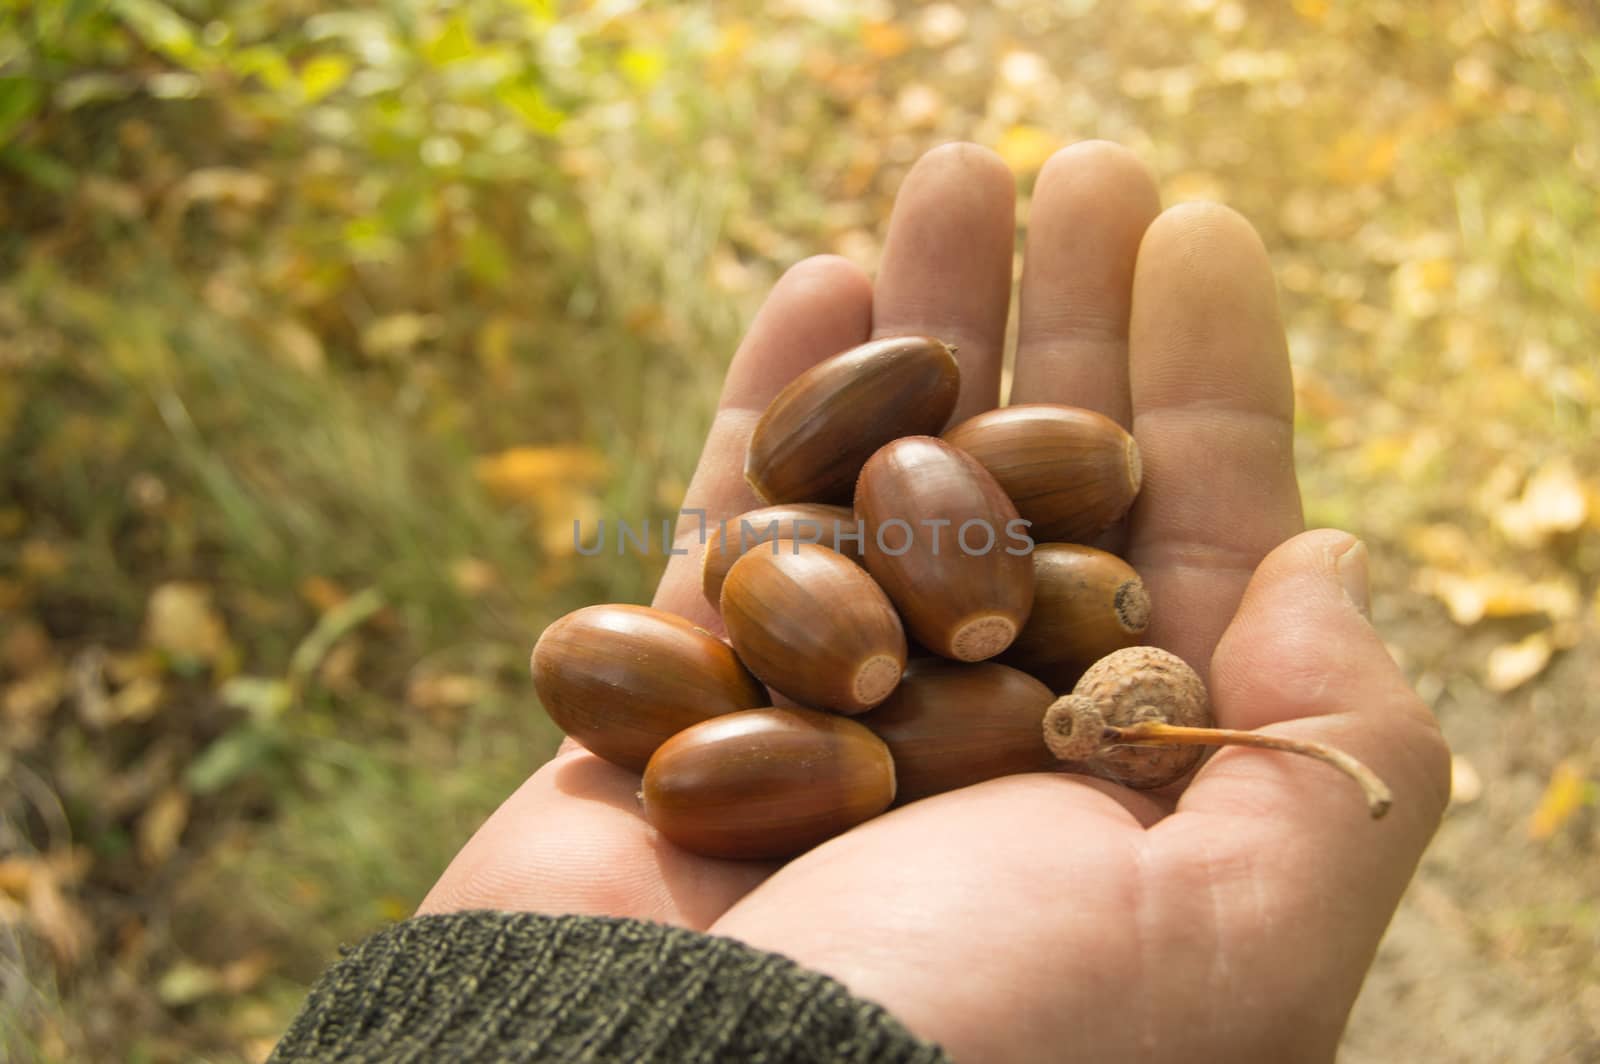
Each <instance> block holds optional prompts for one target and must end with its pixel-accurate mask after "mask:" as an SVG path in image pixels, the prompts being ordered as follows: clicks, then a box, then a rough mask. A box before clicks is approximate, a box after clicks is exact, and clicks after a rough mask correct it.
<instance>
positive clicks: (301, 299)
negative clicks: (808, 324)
mask: <svg viewBox="0 0 1600 1064" xmlns="http://www.w3.org/2000/svg"><path fill="white" fill-rule="evenodd" d="M1086 137H1104V138H1110V139H1113V140H1117V141H1120V142H1122V143H1124V144H1126V145H1128V146H1130V147H1131V148H1133V149H1134V150H1135V151H1137V152H1139V153H1140V154H1141V155H1143V156H1144V158H1146V159H1147V160H1148V161H1149V162H1150V164H1151V165H1152V166H1153V167H1154V168H1155V169H1156V171H1157V172H1158V174H1160V175H1161V177H1162V180H1163V194H1164V197H1165V199H1166V200H1167V201H1168V202H1178V201H1182V200H1186V199H1196V198H1217V199H1222V200H1225V201H1227V202H1229V203H1231V204H1232V205H1234V206H1235V207H1237V208H1238V209H1239V210H1241V211H1242V212H1243V213H1244V214H1245V215H1247V216H1248V217H1249V218H1250V219H1251V220H1252V221H1253V222H1254V223H1255V225H1256V226H1257V228H1258V229H1259V230H1260V231H1261V233H1262V234H1263V236H1264V238H1265V240H1266V243H1267V246H1268V247H1269V248H1270V249H1271V251H1272V254H1273V257H1274V261H1275V264H1276V267H1277V270H1278V276H1279V279H1280V284H1281V298H1282V302H1283V306H1284V313H1285V318H1286V322H1287V325H1288V328H1289V332H1290V341H1291V349H1292V352H1293V357H1294V363H1295V366H1294V368H1295V381H1296V389H1297V394H1298V400H1299V402H1298V406H1299V421H1300V429H1301V437H1300V446H1299V463H1300V472H1301V476H1302V480H1303V485H1304V488H1305V494H1306V500H1307V507H1308V513H1309V517H1310V519H1311V521H1312V522H1313V523H1317V524H1335V525H1339V526H1342V527H1345V528H1348V529H1351V530H1354V531H1355V532H1357V533H1359V534H1360V535H1362V536H1364V537H1365V538H1366V539H1367V541H1368V542H1369V544H1370V545H1371V547H1372V550H1373V555H1374V559H1375V574H1374V575H1375V583H1376V587H1377V600H1376V614H1377V620H1378V622H1379V624H1380V626H1381V627H1382V629H1383V630H1384V632H1385V635H1386V638H1388V639H1389V641H1390V643H1391V646H1392V648H1393V652H1394V654H1395V655H1396V657H1398V658H1399V660H1400V661H1401V662H1402V663H1403V664H1404V666H1405V668H1406V670H1407V672H1408V674H1409V675H1410V676H1411V678H1412V680H1413V681H1414V682H1415V684H1416V686H1417V688H1418V689H1419V690H1420V691H1421V693H1422V695H1423V697H1424V698H1426V699H1427V700H1428V701H1429V702H1430V703H1431V704H1432V705H1433V706H1434V708H1435V709H1436V711H1437V712H1438V713H1439V715H1440V717H1441V719H1442V721H1443V725H1444V728H1445V731H1446V733H1447V734H1448V735H1449V737H1450V739H1451V741H1452V744H1453V746H1454V748H1455V750H1456V754H1457V758H1456V765H1455V799H1454V801H1453V804H1452V807H1451V809H1450V812H1449V813H1448V815H1447V817H1446V822H1445V824H1444V827H1443V829H1442V831H1441V834H1440V836H1439V838H1438V840H1437V841H1436V843H1435V845H1434V847H1433V849H1432V850H1431V851H1430V853H1429V855H1428V857H1427V859H1426V861H1425V863H1424V866H1423V868H1422V871H1421V873H1420V876H1419V878H1418V879H1417V881H1416V883H1415V884H1414V886H1413V889H1412V891H1411V893H1410V894H1409V895H1408V897H1407V900H1406V903H1405V905H1404V908H1403V909H1402V911H1401V913H1400V915H1399V916H1398V917H1397V919H1396V921H1395V924H1394V925H1393V927H1392V928H1391V931H1390V934H1389V936H1388V938H1387V939H1386V941H1385V944H1384V947H1383V950H1382V952H1381V954H1380V957H1379V961H1378V965H1377V967H1376V969H1375V970H1374V973H1373V975H1372V977H1371V978H1370V979H1369V981H1368V985H1367V988H1366V990H1365V991H1364V993H1363V996H1362V999H1361V1001H1360V1003H1359V1004H1358V1006H1357V1009H1356V1013H1355V1016H1354V1018H1353V1021H1352V1024H1351V1027H1350V1031H1349V1034H1348V1036H1347V1039H1346V1052H1345V1056H1344V1059H1346V1060H1348V1061H1351V1062H1368V1061H1374V1062H1375V1061H1393V1060H1407V1059H1409V1060H1429V1061H1457V1060H1460V1061H1522V1060H1527V1061H1551V1060H1600V896H1597V893H1596V889H1595V884H1596V883H1600V858H1597V855H1596V838H1597V814H1596V807H1597V790H1600V784H1597V780H1600V743H1597V740H1596V735H1597V734H1600V731H1597V728H1596V725H1597V723H1600V700H1597V696H1596V694H1595V692H1596V691H1600V654H1597V653H1596V650H1597V648H1600V595H1597V590H1596V584H1597V574H1600V447H1597V445H1596V443H1595V440H1596V428H1597V415H1596V410H1597V409H1600V362H1597V359H1600V355H1597V351H1600V326H1597V322H1600V222H1597V212H1596V208H1597V207H1600V14H1597V13H1596V9H1595V8H1594V7H1593V5H1591V4H1589V3H1587V2H1582V0H1564V2H1558V0H1548V2H1543V0H1477V2H1468V3H1461V2H1459V0H1450V2H1444V0H1432V2H1430V0H1382V2H1371V3H1338V2H1334V0H1294V2H1293V3H1292V4H1291V3H1279V2H1272V3H1267V2H1257V3H1241V2H1239V0H1185V2H1169V0H1134V2H1116V3H1112V2H1108V0H1101V2H1096V0H1065V2H1060V0H1058V2H1049V3H1046V2H1042V0H1004V2H998V3H994V4H953V3H935V4H919V5H912V4H902V5H899V6H898V7H897V6H895V5H893V4H890V3H885V2H873V3H866V4H861V3H845V2H843V0H790V2H784V3H768V4H748V5H740V4H710V3H704V2H689V3H678V4H674V5H670V6H668V5H648V6H647V5H643V4H640V3H628V2H604V3H577V2H574V3H556V2H554V0H384V2H377V0H372V2H357V3H351V4H346V5H338V6H335V7H330V6H329V5H323V4H319V3H315V2H313V0H5V3H4V4H3V5H0V1057H5V1058H6V1059H8V1060H17V1061H28V1060H43V1061H100V1060H107V1061H111V1060H130V1061H168V1060H210V1061H259V1060H262V1059H263V1058H264V1057H265V1055H266V1053H267V1052H268V1051H269V1049H270V1047H271V1045H272V1043H273V1041H274V1039H275V1037H276V1036H277V1034H278V1033H279V1032H280V1031H281V1030H282V1028H283V1026H284V1025H285V1023H286V1022H287V1020H288V1018H289V1017H290V1016H291V1015H292V1013H293V1011H294V1010H295V1008H296V1006H297V1005H298V1003H299V1000H300V998H301V997H302V995H303V994H304V992H305V990H306V988H307V986H308V985H309V982H310V980H312V979H313V978H314V977H315V975H316V974H317V973H318V972H319V971H320V970H321V969H322V967H323V966H324V965H325V964H327V963H328V962H329V961H330V960H331V959H332V958H333V957H334V956H335V950H336V948H337V945H338V944H339V943H340V942H348V941H352V940H355V939H357V938H359V937H361V936H363V935H365V934H367V933H369V932H371V931H372V930H374V929H375V928H377V927H379V926H381V925H382V924H383V923H385V922H386V921H392V920H397V919H401V918H403V917H405V916H406V915H407V914H408V913H409V912H410V911H411V910H412V908H413V907H414V906H415V904H416V903H417V902H418V901H419V900H420V898H421V896H422V894H423V892H424V891H425V890H426V889H427V887H428V885H429V884H430V883H431V881H432V879H433V877H434V876H435V875H436V874H437V873H438V872H439V870H440V869H441V868H442V867H443V865H444V863H445V862H446V861H447V860H448V859H449V857H450V855H451V854H452V853H453V852H454V850H455V849H456V847H457V846H458V845H459V844H460V843H461V842H462V841H463V840H464V839H465V838H466V837H467V835H468V834H469V833H470V832H471V830H472V829H473V828H474V827H475V826H476V825H477V824H478V822H480V821H481V819H482V818H483V817H484V816H485V815H486V814H487V813H488V812H489V811H490V810H491V809H492V808H493V807H494V806H495V805H496V804H497V802H498V801H499V800H500V798H502V797H503V796H504V795H505V794H506V793H508V792H509V791H510V790H511V789H512V788H513V787H514V786H515V785H516V784H517V783H518V782H520V781H521V780H522V779H523V778H524V777H525V776H526V775H528V774H529V773H530V772H531V771H532V770H533V769H534V768H535V767H536V766H537V765H538V764H539V763H540V762H541V760H542V759H543V758H545V757H546V756H547V755H548V754H549V753H550V752H551V750H552V749H553V747H554V742H555V738H556V737H555V736H554V735H553V734H552V731H551V728H550V726H549V725H548V723H547V722H546V721H545V720H544V718H543V715H542V713H541V711H540V710H539V708H538V706H537V704H536V702H535V700H534V698H533V696H532V691H531V685H530V684H529V683H528V681H527V678H526V671H525V670H526V665H525V663H526V656H527V652H528V649H529V647H530V646H531V644H532V642H533V640H534V638H535V637H536V635H537V633H538V632H539V630H540V629H541V627H542V626H543V625H544V624H545V623H546V622H547V621H548V620H550V619H552V618H553V617H555V616H557V615H559V614H560V613H563V612H565V611H567V610H569V609H571V608H574V607H576V606H578V605H581V604H584V603H588V602H592V601H600V600H620V601H647V600H648V597H649V595H650V587H651V583H652V581H653V579H654V577H655V575H656V572H657V567H658V565H659V560H658V559H649V558H639V557H632V556H630V557H624V558H620V559H619V558H616V557H605V558H581V557H577V556H575V555H574V554H573V551H572V546H571V522H572V519H573V518H574V517H575V516H577V517H581V518H583V519H585V520H586V521H589V522H592V521H593V520H594V519H597V518H598V517H600V516H602V515H611V516H613V517H614V516H617V515H627V516H630V517H632V516H635V515H641V514H654V515H656V516H657V517H665V516H668V515H670V514H671V513H672V512H673V510H674V509H675V507H676V506H677V503H678V501H679V498H680V496H681V492H682V489H683V486H684V483H685V481H686V479H687V477H688V476H689V474H690V472H691V471H692V468H693V463H694V459H695V456H696V454H697V451H698V448H699V443H700V439H701V436H702V433H703V430H704V429H705V427H706V425H707V423H708V420H709V412H710V407H711V404H712V401H713V399H714V396H715V392H716V387H717V382H718V380H719V378H720V375H721V371H722V368H723V366H724V365H725V363H726V361H727V358H728V356H729V355H730V353H731V352H732V350H733V347H734V345H735V343H736V341H737V338H738V336H739V333H740V330H741V328H742V326H743V324H744V323H745V322H746V321H747V320H748V319H749V316H750V314H751V313H752V311H753V309H754V307H755V305H756V303H757V301H758V300H759V298H760V297H761V295H762V293H763V290H764V289H765V288H766V287H767V286H768V285H769V284H770V283H771V282H772V280H773V279H774V278H775V277H776V276H777V275H778V273H779V272H781V270H782V269H783V268H784V267H786V266H787V265H789V264H791V263H793V262H794V261H796V260H798V259H800V258H802V257H804V256H806V255H808V254H812V253H815V252H822V251H832V252H837V253H840V254H843V255H846V256H849V257H850V258H852V259H854V260H856V261H858V262H860V263H862V264H863V265H864V266H866V267H868V268H869V269H870V268H872V267H873V265H874V260H875V258H876V256H877V254H878V250H879V245H880V240H881V238H882V234H883V229H884V223H885V221H886V219H887V216H888V212H889V208H890V204H891V202H892V198H893V195H894V192H895V189H896V188H897V186H898V184H899V182H900V181H901V179H902V177H903V176H904V174H905V172H906V170H907V168H908V167H909V166H910V164H911V163H912V161H913V160H914V159H915V158H916V157H917V155H918V154H919V153H920V152H922V151H923V150H925V149H926V148H928V147H930V146H932V145H935V144H938V143H941V142H943V141H946V140H951V139H971V140H976V141H979V142H981V143H984V144H987V145H990V146H992V147H993V148H994V149H995V150H996V151H998V152H999V153H1000V154H1001V156H1003V157H1004V158H1005V160H1006V161H1007V162H1008V164H1009V165H1010V166H1011V167H1012V168H1013V169H1014V170H1015V172H1016V175H1017V180H1018V183H1019V188H1020V190H1021V195H1022V200H1021V202H1022V215H1023V219H1024V221H1025V219H1026V211H1027V206H1026V205H1027V194H1028V190H1029V188H1030V186H1031V183H1032V181H1033V178H1034V175H1035V174H1036V173H1037V171H1038V170H1039V168H1040V166H1041V165H1042V164H1043V163H1044V161H1045V159H1046V158H1048V156H1049V155H1050V153H1051V152H1052V151H1054V150H1055V149H1056V148H1058V147H1060V146H1061V145H1063V144H1066V143H1069V142H1071V141H1074V140H1078V139H1082V138H1086ZM1019 247H1020V244H1019ZM589 527H591V528H592V527H593V525H592V524H590V525H589Z"/></svg>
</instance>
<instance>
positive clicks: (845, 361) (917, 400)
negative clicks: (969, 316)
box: [744, 336, 961, 503]
mask: <svg viewBox="0 0 1600 1064" xmlns="http://www.w3.org/2000/svg"><path fill="white" fill-rule="evenodd" d="M960 390H961V371H960V370H959V369H958V368H957V366H956V359H955V355H954V354H953V353H952V352H951V349H950V348H948V347H946V346H945V345H944V344H942V343H940V342H939V341H938V340H935V339H933V338H932V337H929V336H894V337H888V338H886V339H882V340H873V341H871V342H869V343H865V344H862V345H861V346H859V347H853V348H851V349H850V350H848V351H845V352H844V353H842V354H838V355H835V356H833V357H832V358H830V359H827V360H825V361H823V362H819V363H817V365H815V366H813V367H811V368H810V369H809V370H807V371H806V372H804V373H802V374H801V375H800V376H798V377H796V378H795V379H794V380H792V381H790V382H789V384H788V386H787V387H785V388H784V389H783V390H782V391H781V392H779V393H778V396H777V398H775V399H773V401H772V403H771V404H770V405H769V406H768V407H767V409H766V412H765V413H763V414H762V415H761V420H760V421H758V422H757V423H756V427H755V430H754V432H753V433H752V434H751V436H750V449H749V451H748V453H747V455H746V458H745V469H744V476H745V480H747V481H748V482H749V483H750V487H751V488H752V489H754V490H755V493H756V494H757V495H759V496H760V497H761V498H762V499H763V500H765V501H766V502H769V503H781V502H824V503H831V502H837V503H848V502H849V501H850V492H851V489H852V488H853V487H854V486H855V482H856V475H857V474H858V473H860V471H861V466H862V465H863V464H864V463H865V462H866V460H867V459H868V458H869V457H870V456H871V455H872V453H873V452H874V451H876V450H877V449H878V448H879V447H882V446H883V445H884V444H886V443H888V442H889V441H890V440H893V439H896V438H898V437H901V436H911V435H923V434H935V433H938V432H939V431H940V430H941V429H943V428H944V426H945V422H947V421H948V420H949V419H950V414H951V413H952V412H953V411H954V410H955V405H956V396H957V394H958V393H959V392H960Z"/></svg>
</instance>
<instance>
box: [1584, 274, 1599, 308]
mask: <svg viewBox="0 0 1600 1064" xmlns="http://www.w3.org/2000/svg"><path fill="white" fill-rule="evenodd" d="M1583 297H1584V301H1585V302H1587V303H1588V304H1589V309H1590V310H1592V311H1594V312H1595V313H1596V314H1600V266H1596V267H1591V268H1590V270H1589V272H1588V273H1587V274H1585V275H1584V278H1583Z"/></svg>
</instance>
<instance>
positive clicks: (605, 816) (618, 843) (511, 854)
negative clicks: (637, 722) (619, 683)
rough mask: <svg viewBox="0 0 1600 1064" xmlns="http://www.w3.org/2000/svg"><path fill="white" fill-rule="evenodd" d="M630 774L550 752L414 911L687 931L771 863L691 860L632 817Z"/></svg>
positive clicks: (584, 757) (705, 922) (589, 758)
mask: <svg viewBox="0 0 1600 1064" xmlns="http://www.w3.org/2000/svg"><path fill="white" fill-rule="evenodd" d="M638 789H639V777H638V776H637V775H635V774H633V773H631V772H626V771H624V770H622V769H620V768H617V767H616V766H615V765H610V764H607V763H606V762H604V761H602V760H600V759H599V758H598V757H595V756H594V755H593V754H590V753H588V752H586V751H583V750H574V751H571V752H563V753H561V754H558V755H557V756H556V757H555V759H554V760H552V761H550V762H549V763H548V764H546V765H545V766H544V767H543V768H541V769H540V770H539V771H538V772H536V773H534V775H533V776H532V777H531V778H530V779H529V780H528V781H527V782H526V783H524V784H523V785H522V786H521V787H520V788H519V789H518V790H517V792H516V793H515V794H513V795H512V796H511V797H510V798H508V799H506V801H505V803H504V804H503V805H501V806H500V808H499V809H497V810H496V811H495V813H494V815H493V816H491V817H490V818H489V819H488V820H487V821H486V822H485V823H484V825H483V826H482V827H481V828H479V829H478V831H477V833H476V834H474V835H473V837H472V839H471V841H470V842H468V843H467V845H466V846H465V847H463V848H462V850H461V852H460V853H459V854H457V855H456V858H455V860H454V861H452V862H450V867H449V868H448V869H446V871H445V873H444V875H443V876H441V877H440V879H439V882H438V883H437V884H436V885H435V886H434V888H433V890H431V891H429V893H428V896H427V898H425V899H424V900H423V902H422V906H421V908H420V909H419V910H418V912H419V913H442V912H458V911H463V910H467V909H499V910H505V911H529V912H543V913H552V914H556V913H582V914H586V915H590V916H628V917H632V918H634V919H636V920H655V921H658V922H661V923H669V924H677V925H679V926H682V927H690V928H694V929H695V930H703V929H705V928H706V927H709V926H710V925H711V923H712V921H714V920H716V919H717V918H718V917H719V916H721V915H722V913H723V912H725V911H726V910H727V909H728V907H729V906H731V905H732V904H733V903H734V902H736V901H737V900H739V898H741V897H743V896H744V895H745V894H746V893H748V892H749V891H750V890H751V889H752V888H754V887H755V886H756V884H758V883H760V882H761V881H762V880H763V879H765V878H766V877H767V876H768V875H770V874H771V872H772V869H773V867H774V866H773V865H772V864H768V863H765V862H759V861H756V862H752V861H720V860H713V859H711V858H706V857H697V856H695V855H694V854H691V853H688V852H687V851H684V850H680V849H679V848H678V847H676V846H674V845H672V844H671V843H669V842H666V841H665V840H664V839H662V838H661V837H660V836H659V835H658V834H656V831H655V829H654V828H652V827H650V826H649V824H647V823H646V822H645V821H644V819H643V818H642V817H641V816H640V814H639V802H638V798H637V796H636V793H637V791H638Z"/></svg>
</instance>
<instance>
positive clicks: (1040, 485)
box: [944, 403, 1144, 543]
mask: <svg viewBox="0 0 1600 1064" xmlns="http://www.w3.org/2000/svg"><path fill="white" fill-rule="evenodd" d="M944 439H945V441H946V442H947V443H949V444H950V445H951V446H952V447H958V448H960V449H961V450H963V451H965V452H966V453H967V454H970V455H972V457H974V458H976V459H977V460H978V461H979V462H981V463H983V466H984V468H985V469H987V470H988V471H989V472H990V473H992V474H994V478H995V479H996V480H998V481H999V482H1000V485H1001V487H1003V488H1004V489H1005V491H1006V494H1007V495H1009V496H1011V499H1012V501H1013V502H1015V503H1016V505H1017V511H1018V512H1019V513H1020V514H1022V516H1023V517H1024V518H1026V519H1027V520H1028V521H1029V522H1031V524H1032V527H1031V529H1030V531H1031V532H1032V534H1033V537H1034V538H1035V539H1037V540H1039V541H1041V542H1045V541H1056V540H1060V541H1067V542H1074V543H1081V542H1084V541H1086V540H1089V539H1092V538H1094V536H1095V535H1096V534H1097V533H1099V532H1101V531H1103V530H1104V529H1105V528H1106V527H1107V526H1109V525H1110V524H1112V523H1113V522H1115V521H1116V520H1118V519H1119V518H1120V517H1122V516H1123V515H1124V514H1126V513H1127V512H1128V508H1129V507H1130V506H1132V505H1133V499H1134V496H1136V495H1138V494H1139V484H1140V481H1141V480H1142V478H1143V475H1144V473H1143V466H1142V464H1141V462H1140V459H1139V445H1138V444H1137V443H1135V442H1134V439H1133V437H1132V436H1130V435H1129V434H1128V433H1127V432H1126V431H1125V430H1124V429H1123V428H1122V426H1121V425H1118V424H1117V423H1116V422H1115V421H1112V420H1111V419H1110V418H1108V417H1105V416H1104V415H1102V414H1097V413H1095V412H1094V411H1092V410H1083V409H1079V408H1078V407H1071V406H1056V405H1051V404H1045V403H1031V404H1024V405H1021V406H1007V407H1002V408H1000V409H998V410H990V411H988V412H986V413H982V414H979V415H977V416H976V417H973V418H969V419H967V420H966V421H963V422H962V423H961V424H959V425H957V426H955V427H954V428H952V429H950V431H948V432H946V433H945V434H944Z"/></svg>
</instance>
